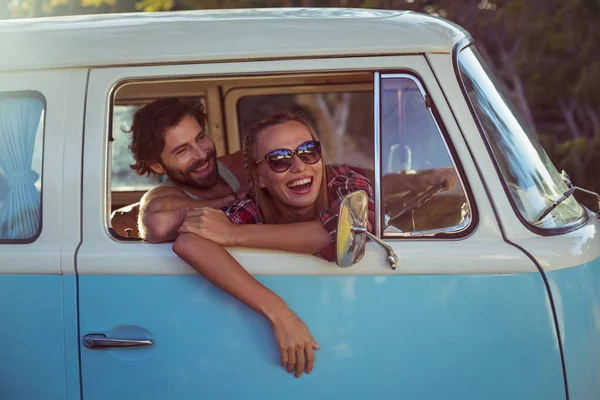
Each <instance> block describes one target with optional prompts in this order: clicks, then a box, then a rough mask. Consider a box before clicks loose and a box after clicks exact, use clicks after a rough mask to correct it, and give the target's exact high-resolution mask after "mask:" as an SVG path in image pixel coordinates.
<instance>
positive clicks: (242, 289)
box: [173, 233, 289, 322]
mask: <svg viewBox="0 0 600 400" xmlns="http://www.w3.org/2000/svg"><path fill="white" fill-rule="evenodd" d="M173 251H174V252H175V253H176V254H177V255H178V256H179V257H181V258H182V259H183V260H184V261H186V262H187V263H188V264H190V265H191V266H192V267H193V268H194V269H195V270H196V271H198V273H200V275H202V276H203V277H204V278H206V279H207V280H208V281H210V282H212V283H213V284H214V285H215V286H217V287H219V288H221V289H222V290H224V291H225V292H227V293H229V294H230V295H231V296H233V297H235V298H236V299H238V300H239V301H241V302H242V303H244V304H246V305H247V306H248V307H250V308H252V309H253V310H255V311H256V312H258V313H260V314H262V315H264V316H265V317H267V318H268V319H269V320H270V321H271V322H274V321H275V320H276V319H277V318H278V316H279V315H280V313H282V312H289V308H288V306H287V305H286V304H285V302H284V301H283V300H282V299H281V298H279V297H278V296H277V295H276V294H275V293H273V292H272V291H270V290H269V289H268V288H266V287H265V286H263V285H262V284H261V283H260V282H258V281H257V280H256V279H254V277H253V276H252V275H250V274H249V273H248V272H247V271H246V270H245V269H244V268H243V267H242V266H241V265H240V264H239V263H238V262H237V261H236V260H235V259H234V258H233V257H232V256H231V255H230V254H229V253H228V252H227V251H226V250H225V249H224V248H223V247H222V246H221V245H219V244H216V243H214V242H211V241H210V240H207V239H203V238H201V237H199V236H196V235H194V234H191V233H182V234H181V235H179V237H178V238H177V240H176V241H175V243H173Z"/></svg>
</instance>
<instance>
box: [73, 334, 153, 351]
mask: <svg viewBox="0 0 600 400" xmlns="http://www.w3.org/2000/svg"><path fill="white" fill-rule="evenodd" d="M83 343H84V344H85V347H87V348H88V349H92V350H94V349H107V348H112V347H142V346H152V345H153V344H154V340H153V339H110V338H107V337H106V335H104V334H98V333H93V334H89V335H85V336H84V338H83Z"/></svg>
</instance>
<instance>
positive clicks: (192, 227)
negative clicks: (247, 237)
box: [177, 207, 238, 246]
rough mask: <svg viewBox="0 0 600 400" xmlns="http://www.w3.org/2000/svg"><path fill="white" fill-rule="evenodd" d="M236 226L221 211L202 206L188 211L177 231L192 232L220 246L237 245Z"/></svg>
mask: <svg viewBox="0 0 600 400" xmlns="http://www.w3.org/2000/svg"><path fill="white" fill-rule="evenodd" d="M236 227H237V225H235V224H233V223H232V222H231V221H230V220H229V218H227V216H226V215H225V213H224V212H223V211H221V210H216V209H214V208H208V207H202V208H195V209H192V210H190V211H188V212H187V213H186V215H185V219H184V221H183V224H182V225H181V227H180V228H179V229H178V230H177V232H178V233H184V232H186V233H193V234H195V235H197V236H200V237H202V238H204V239H208V240H211V241H213V242H215V243H218V244H220V245H221V246H237V243H238V240H237V237H236V233H237V230H236Z"/></svg>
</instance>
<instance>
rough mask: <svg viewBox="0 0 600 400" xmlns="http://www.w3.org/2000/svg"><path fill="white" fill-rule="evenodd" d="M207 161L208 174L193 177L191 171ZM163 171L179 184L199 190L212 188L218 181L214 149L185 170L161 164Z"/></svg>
mask: <svg viewBox="0 0 600 400" xmlns="http://www.w3.org/2000/svg"><path fill="white" fill-rule="evenodd" d="M207 161H208V162H209V163H210V165H209V168H211V171H210V174H209V175H207V176H205V177H203V178H202V179H201V180H198V179H194V177H193V176H192V171H193V170H194V169H196V168H198V167H199V166H201V165H203V164H206V162H207ZM162 167H163V169H164V170H165V173H166V174H167V176H168V177H169V178H171V180H172V181H173V182H175V183H178V184H180V185H184V186H188V187H192V188H195V189H200V190H207V189H212V188H213V187H214V186H215V185H216V184H217V182H218V181H219V169H218V168H217V154H216V153H215V151H214V150H213V151H210V152H209V153H208V155H207V156H206V158H205V159H204V160H198V161H195V162H194V163H193V164H192V165H190V166H189V167H188V168H187V169H186V170H185V171H181V170H175V169H171V168H169V167H168V166H166V165H162Z"/></svg>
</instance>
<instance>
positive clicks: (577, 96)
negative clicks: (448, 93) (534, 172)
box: [0, 0, 600, 202]
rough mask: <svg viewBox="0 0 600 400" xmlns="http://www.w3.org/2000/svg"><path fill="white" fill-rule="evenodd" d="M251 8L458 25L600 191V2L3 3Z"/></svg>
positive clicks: (549, 146) (561, 162)
mask: <svg viewBox="0 0 600 400" xmlns="http://www.w3.org/2000/svg"><path fill="white" fill-rule="evenodd" d="M249 7H357V8H380V9H398V10H414V11H419V12H425V13H429V14H433V15H438V16H441V17H443V18H447V19H449V20H451V21H454V22H456V23H457V24H459V25H461V26H463V27H464V28H466V29H467V30H468V31H469V32H470V33H471V35H472V36H473V38H474V39H475V40H476V42H477V47H478V49H479V50H480V52H481V53H482V54H483V56H484V57H485V58H486V60H487V62H488V63H489V64H490V66H491V67H492V69H493V70H494V72H495V73H496V75H497V76H498V77H499V79H500V80H501V81H502V82H503V83H504V85H505V86H506V87H507V89H508V90H509V93H510V94H511V96H512V97H513V99H514V101H515V103H516V105H517V107H518V108H519V110H520V112H521V114H522V115H523V116H524V119H525V120H526V121H527V122H528V124H529V125H530V127H531V129H532V130H533V132H535V134H536V135H537V136H538V138H539V139H540V141H541V143H542V145H543V146H544V147H545V148H546V151H547V152H548V153H549V155H550V157H551V159H552V160H553V161H554V162H555V164H556V165H557V167H558V169H559V170H560V169H565V170H567V171H568V172H569V174H570V176H571V178H572V180H573V182H574V183H575V184H576V185H579V186H583V187H586V188H589V189H591V190H595V191H600V179H599V176H600V173H599V168H598V163H599V162H600V90H599V89H600V0H0V19H2V18H27V17H42V16H55V15H76V14H95V13H122V12H140V11H146V12H152V11H171V10H192V9H218V8H249ZM581 200H584V199H581ZM586 202H587V201H586Z"/></svg>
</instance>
